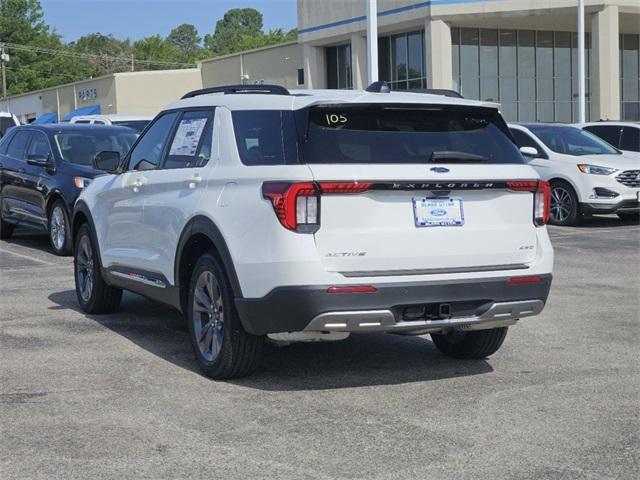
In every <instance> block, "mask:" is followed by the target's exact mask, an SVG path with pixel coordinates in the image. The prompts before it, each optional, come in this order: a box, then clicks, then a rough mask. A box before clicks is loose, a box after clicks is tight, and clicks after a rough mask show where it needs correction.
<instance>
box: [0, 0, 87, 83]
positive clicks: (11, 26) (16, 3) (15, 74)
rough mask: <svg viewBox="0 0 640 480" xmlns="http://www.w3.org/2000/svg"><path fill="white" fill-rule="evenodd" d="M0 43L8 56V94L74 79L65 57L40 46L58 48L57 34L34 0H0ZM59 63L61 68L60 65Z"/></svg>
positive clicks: (61, 46)
mask: <svg viewBox="0 0 640 480" xmlns="http://www.w3.org/2000/svg"><path fill="white" fill-rule="evenodd" d="M0 43H9V44H14V45H16V46H12V45H9V46H7V47H6V51H7V53H9V55H10V57H11V60H10V62H9V63H8V64H7V92H8V93H9V94H17V93H23V92H26V91H29V90H37V89H40V88H45V87H48V86H51V85H56V84H59V83H64V82H69V81H72V80H74V79H75V77H74V75H73V73H71V72H68V71H67V70H65V68H64V67H66V66H67V65H68V64H69V63H70V62H69V61H68V58H65V57H57V56H52V55H51V54H49V53H44V52H43V49H56V50H57V49H61V48H64V44H63V43H62V41H61V40H60V37H59V36H58V35H56V34H55V33H53V32H51V31H50V29H49V27H48V26H47V24H46V23H45V22H44V21H43V15H42V8H41V6H40V2H38V1H37V0H0ZM59 67H60V68H59Z"/></svg>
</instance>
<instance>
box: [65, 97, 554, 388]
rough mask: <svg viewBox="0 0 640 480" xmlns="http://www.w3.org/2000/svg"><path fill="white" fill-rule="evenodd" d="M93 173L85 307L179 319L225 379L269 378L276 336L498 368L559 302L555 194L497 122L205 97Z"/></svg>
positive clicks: (84, 216)
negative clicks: (165, 309)
mask: <svg viewBox="0 0 640 480" xmlns="http://www.w3.org/2000/svg"><path fill="white" fill-rule="evenodd" d="M214 119H215V121H214ZM95 163H96V166H97V167H99V168H104V169H109V170H111V171H112V172H113V173H112V175H107V176H101V177H97V178H96V179H95V180H94V181H93V183H92V184H91V185H89V187H88V188H86V189H85V190H84V191H83V192H82V194H81V196H80V198H79V199H78V201H77V203H76V208H75V215H74V218H73V231H74V239H75V240H74V241H75V249H74V252H75V279H76V293H77V297H78V301H79V303H80V306H81V307H82V309H83V310H84V311H85V312H88V313H92V314H97V313H106V312H111V311H114V310H115V309H116V308H117V307H118V305H119V304H120V299H121V295H122V289H126V290H131V291H134V292H138V293H140V294H143V295H145V296H147V297H149V298H152V299H155V300H158V301H160V302H164V303H165V304H168V305H170V306H173V307H175V308H176V309H178V310H179V311H181V312H182V313H183V314H184V315H185V317H186V319H187V322H188V324H189V331H190V338H191V344H192V347H193V351H194V353H195V357H196V359H197V362H198V364H199V366H200V367H201V369H202V370H203V371H204V372H205V373H206V374H207V375H209V376H211V377H214V378H229V377H237V376H240V375H245V374H248V373H249V372H251V371H252V370H253V369H254V368H256V366H257V365H258V363H259V360H260V355H261V352H262V345H263V340H264V337H265V335H269V336H270V337H271V338H272V339H277V340H287V341H290V340H307V341H311V340H338V339H343V338H346V337H347V336H348V335H349V334H350V333H360V332H380V331H381V332H392V333H402V334H412V335H422V334H425V333H430V334H431V335H432V339H433V341H434V343H435V345H436V346H437V347H438V348H439V349H440V350H441V351H442V352H443V353H444V354H446V355H449V356H451V357H454V358H484V357H486V356H488V355H491V354H493V353H494V352H495V351H497V350H498V348H500V346H501V345H502V343H503V340H504V338H505V335H506V333H507V328H508V326H509V325H512V324H514V323H515V322H516V320H518V319H520V318H522V317H527V316H531V315H536V314H538V313H540V311H541V310H542V308H543V306H544V304H545V301H546V299H547V295H548V293H549V288H550V284H551V271H552V265H553V251H552V247H551V243H550V242H549V237H548V235H547V230H546V228H545V223H546V221H547V216H548V206H549V195H548V193H549V189H548V184H547V182H544V181H541V180H539V178H538V177H539V176H538V174H537V173H536V172H535V170H534V169H533V168H531V167H530V166H528V165H527V164H526V163H525V161H524V159H523V158H522V155H520V153H519V151H518V149H517V147H516V146H515V145H514V144H513V142H512V140H511V137H510V135H509V130H508V128H507V125H506V124H505V122H504V120H503V119H502V117H501V116H500V114H499V112H498V110H497V106H496V105H494V104H490V105H489V104H485V103H482V102H477V101H470V100H464V99H458V98H450V97H446V96H443V95H426V94H415V93H400V92H391V93H381V92H363V91H336V90H327V91H307V90H305V91H294V92H291V93H290V92H288V91H287V90H286V89H284V88H283V87H280V86H269V85H253V86H246V85H245V86H230V87H220V88H209V89H204V90H199V91H195V92H191V93H189V94H187V95H185V96H184V97H183V99H182V100H180V101H178V102H175V103H173V104H171V105H169V106H168V107H167V108H166V110H164V111H163V112H161V113H160V114H159V115H158V117H156V118H155V120H154V121H153V122H152V123H151V125H149V127H148V128H147V129H146V130H145V132H144V133H143V134H142V136H141V137H140V138H139V139H138V141H137V142H136V144H135V145H134V146H133V147H132V149H131V150H130V151H129V153H128V154H127V155H126V156H125V157H124V159H122V160H120V159H119V154H118V153H116V152H102V153H101V154H99V155H98V156H97V157H96V160H95Z"/></svg>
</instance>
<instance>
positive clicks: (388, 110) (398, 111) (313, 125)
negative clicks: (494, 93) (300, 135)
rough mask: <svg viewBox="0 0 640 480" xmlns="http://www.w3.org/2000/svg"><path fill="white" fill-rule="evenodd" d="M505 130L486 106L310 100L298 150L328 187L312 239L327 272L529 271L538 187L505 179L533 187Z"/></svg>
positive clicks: (532, 177)
mask: <svg viewBox="0 0 640 480" xmlns="http://www.w3.org/2000/svg"><path fill="white" fill-rule="evenodd" d="M505 131H506V126H505V125H504V122H503V120H502V119H501V117H500V116H499V114H498V113H497V111H496V110H494V109H490V108H479V107H471V108H470V107H452V106H441V105H438V106H415V105H412V106H407V105H384V106H381V105H376V106H374V105H365V106H362V105H360V106H344V105H333V106H323V107H315V108H312V109H311V110H310V111H309V112H308V125H307V131H306V140H305V141H304V142H303V144H302V145H303V146H302V157H303V159H304V162H305V163H307V165H308V166H309V168H310V170H311V172H312V175H313V178H314V180H315V181H316V182H318V183H319V184H320V185H321V188H322V189H323V191H324V192H323V194H322V196H321V203H320V222H319V223H320V228H319V229H318V230H317V232H315V234H314V235H315V242H316V246H317V249H318V253H319V255H320V257H321V258H322V261H323V264H324V266H325V268H326V269H327V271H331V272H340V273H342V274H344V275H345V276H349V277H359V276H387V275H411V274H428V273H457V272H473V271H496V270H512V269H519V268H522V269H524V268H527V264H528V263H530V262H532V261H533V260H534V258H535V256H536V228H537V227H536V225H535V224H534V198H535V194H534V193H533V191H532V189H531V184H528V185H529V186H528V187H526V188H525V191H517V190H516V191H514V189H518V188H520V187H522V185H521V184H514V183H511V182H513V181H526V180H529V181H531V180H533V182H531V183H532V184H533V185H534V186H535V185H536V181H535V179H536V177H537V176H536V175H535V173H534V172H533V170H532V169H531V168H530V167H528V166H527V165H525V164H524V162H523V159H522V156H521V155H520V153H519V152H518V150H517V148H516V147H515V145H514V144H513V142H512V141H511V140H510V138H509V137H508V136H507V135H506V133H505ZM336 184H338V185H336ZM345 190H350V191H354V193H344V192H345ZM527 190H528V191H527ZM533 190H535V187H534V188H533Z"/></svg>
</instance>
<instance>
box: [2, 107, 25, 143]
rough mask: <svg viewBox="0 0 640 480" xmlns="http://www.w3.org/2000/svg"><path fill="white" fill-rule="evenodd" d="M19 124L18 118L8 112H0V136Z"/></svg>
mask: <svg viewBox="0 0 640 480" xmlns="http://www.w3.org/2000/svg"><path fill="white" fill-rule="evenodd" d="M18 125H20V122H19V121H18V118H17V117H16V116H15V115H13V114H12V113H9V112H0V138H2V137H4V136H5V134H6V133H7V131H8V130H9V129H10V128H12V127H17V126H18Z"/></svg>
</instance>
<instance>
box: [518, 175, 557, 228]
mask: <svg viewBox="0 0 640 480" xmlns="http://www.w3.org/2000/svg"><path fill="white" fill-rule="evenodd" d="M507 188H508V189H509V190H513V191H515V192H532V193H533V194H534V199H533V223H534V224H535V225H536V226H542V225H546V224H547V222H548V221H549V209H550V208H551V186H550V185H549V182H547V181H546V180H539V181H534V180H525V181H513V182H507Z"/></svg>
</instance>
